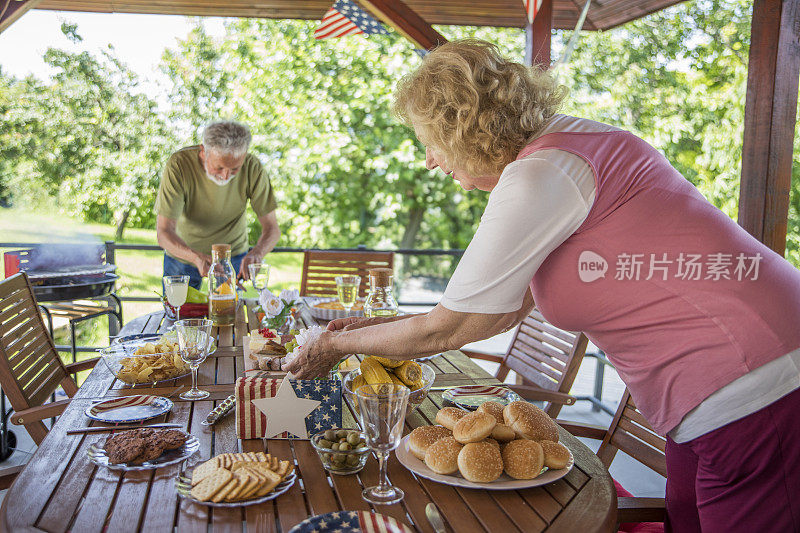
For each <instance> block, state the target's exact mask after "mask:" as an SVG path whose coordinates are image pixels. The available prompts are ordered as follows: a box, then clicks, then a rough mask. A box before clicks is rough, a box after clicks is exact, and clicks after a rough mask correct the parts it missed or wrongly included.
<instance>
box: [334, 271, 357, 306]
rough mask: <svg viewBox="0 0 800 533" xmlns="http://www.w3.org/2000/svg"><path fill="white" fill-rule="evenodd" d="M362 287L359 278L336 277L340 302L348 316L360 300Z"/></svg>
mask: <svg viewBox="0 0 800 533" xmlns="http://www.w3.org/2000/svg"><path fill="white" fill-rule="evenodd" d="M360 285H361V277H359V276H336V292H337V293H338V294H339V302H341V304H342V307H344V310H345V312H346V313H347V315H348V316H349V315H350V309H351V308H352V307H353V305H354V304H355V303H356V298H358V287H359V286H360Z"/></svg>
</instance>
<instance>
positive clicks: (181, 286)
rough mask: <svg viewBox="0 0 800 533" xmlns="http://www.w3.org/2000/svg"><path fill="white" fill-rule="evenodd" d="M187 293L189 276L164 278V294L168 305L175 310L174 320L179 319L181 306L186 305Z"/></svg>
mask: <svg viewBox="0 0 800 533" xmlns="http://www.w3.org/2000/svg"><path fill="white" fill-rule="evenodd" d="M188 291H189V276H164V293H165V294H166V296H167V302H169V305H171V306H172V307H174V308H175V312H176V313H177V314H176V316H175V319H176V320H180V319H181V306H182V305H183V304H185V303H186V293H187V292H188Z"/></svg>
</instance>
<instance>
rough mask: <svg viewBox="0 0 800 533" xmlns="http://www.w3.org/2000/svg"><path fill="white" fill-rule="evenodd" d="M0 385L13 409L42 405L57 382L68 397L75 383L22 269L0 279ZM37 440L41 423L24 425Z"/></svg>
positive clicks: (42, 428)
mask: <svg viewBox="0 0 800 533" xmlns="http://www.w3.org/2000/svg"><path fill="white" fill-rule="evenodd" d="M0 385H2V387H3V392H4V393H5V394H6V396H8V399H9V401H10V402H11V406H12V407H13V408H14V410H15V411H20V410H22V409H28V408H30V407H36V406H39V405H42V404H43V403H44V402H45V401H46V400H47V399H48V398H49V397H50V395H51V394H53V392H55V390H56V389H57V388H58V386H59V385H62V386H63V387H64V391H65V392H66V393H67V395H68V396H70V397H71V396H73V395H74V394H75V393H76V392H77V390H78V386H77V385H76V384H75V382H74V381H73V380H72V378H71V377H70V376H69V374H68V373H67V369H66V368H65V367H64V363H63V362H62V361H61V358H60V357H59V356H58V352H57V351H56V347H55V345H54V344H53V340H52V339H51V338H50V335H49V334H48V333H47V328H46V327H45V325H44V321H43V320H42V315H41V313H40V311H39V308H38V307H37V304H36V299H35V298H34V296H33V290H32V289H31V285H30V282H29V281H28V276H27V275H26V274H25V273H24V272H20V273H19V274H15V275H13V276H11V277H10V278H7V279H5V280H3V281H0ZM25 428H26V429H27V430H28V432H29V433H30V434H31V437H32V438H33V439H34V440H35V441H36V442H37V443H38V442H40V441H41V439H43V438H44V436H45V435H47V428H46V426H45V425H44V424H43V423H42V422H34V423H32V424H25Z"/></svg>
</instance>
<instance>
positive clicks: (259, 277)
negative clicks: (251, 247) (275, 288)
mask: <svg viewBox="0 0 800 533" xmlns="http://www.w3.org/2000/svg"><path fill="white" fill-rule="evenodd" d="M271 268H272V267H271V266H270V265H268V264H266V263H250V264H249V265H247V270H248V271H249V274H250V281H251V283H252V284H253V288H254V289H255V290H256V291H257V292H259V293H260V292H261V291H263V290H264V289H266V288H267V284H268V283H269V271H270V269H271Z"/></svg>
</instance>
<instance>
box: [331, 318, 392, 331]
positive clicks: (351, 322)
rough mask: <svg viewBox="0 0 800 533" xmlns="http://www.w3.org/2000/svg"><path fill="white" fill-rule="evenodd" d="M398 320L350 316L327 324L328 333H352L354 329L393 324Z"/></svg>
mask: <svg viewBox="0 0 800 533" xmlns="http://www.w3.org/2000/svg"><path fill="white" fill-rule="evenodd" d="M395 320H398V318H397V317H373V318H364V317H361V316H351V317H347V318H337V319H336V320H331V321H330V322H328V331H353V330H354V329H361V328H365V327H367V326H374V325H375V324H383V323H385V322H394V321H395Z"/></svg>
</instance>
